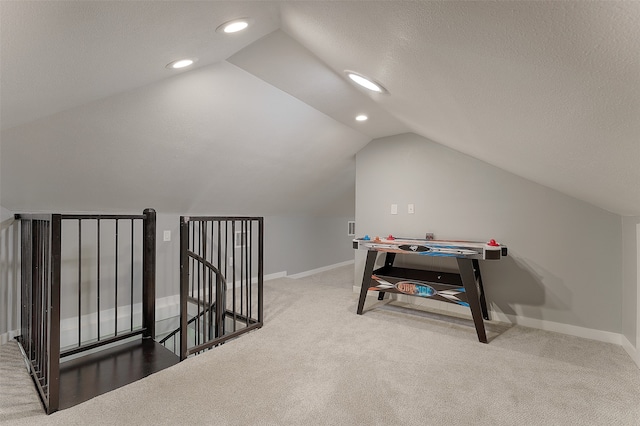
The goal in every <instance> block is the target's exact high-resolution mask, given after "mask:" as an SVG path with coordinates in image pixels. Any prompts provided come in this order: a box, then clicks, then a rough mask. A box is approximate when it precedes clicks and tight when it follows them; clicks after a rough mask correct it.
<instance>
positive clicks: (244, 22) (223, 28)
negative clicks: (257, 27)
mask: <svg viewBox="0 0 640 426" xmlns="http://www.w3.org/2000/svg"><path fill="white" fill-rule="evenodd" d="M250 23H251V19H249V18H239V19H234V20H233V21H227V22H225V23H224V24H222V25H220V26H219V27H218V28H216V31H217V32H219V33H226V34H230V33H237V32H238V31H242V30H244V29H245V28H247V27H248V26H249V24H250Z"/></svg>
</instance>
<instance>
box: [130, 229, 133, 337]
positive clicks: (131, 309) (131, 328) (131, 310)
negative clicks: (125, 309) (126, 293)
mask: <svg viewBox="0 0 640 426" xmlns="http://www.w3.org/2000/svg"><path fill="white" fill-rule="evenodd" d="M130 293H131V298H130V300H131V308H130V312H131V327H130V330H131V331H133V219H131V292H130Z"/></svg>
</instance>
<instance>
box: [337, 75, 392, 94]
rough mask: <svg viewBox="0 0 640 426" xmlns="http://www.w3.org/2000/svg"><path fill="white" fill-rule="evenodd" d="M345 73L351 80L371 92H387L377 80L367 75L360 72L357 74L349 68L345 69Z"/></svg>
mask: <svg viewBox="0 0 640 426" xmlns="http://www.w3.org/2000/svg"><path fill="white" fill-rule="evenodd" d="M345 74H347V77H349V78H350V79H351V81H353V82H354V83H356V84H358V85H360V86H362V87H364V88H365V89H369V90H371V91H372V92H376V93H389V92H388V91H387V89H385V88H384V86H383V85H382V84H380V83H378V82H377V81H375V80H373V79H371V78H369V77H366V76H364V75H362V74H358V73H357V72H355V71H349V70H346V71H345Z"/></svg>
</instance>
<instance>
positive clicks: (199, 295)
mask: <svg viewBox="0 0 640 426" xmlns="http://www.w3.org/2000/svg"><path fill="white" fill-rule="evenodd" d="M263 246H264V231H263V218H261V217H185V216H182V217H180V329H179V348H180V359H181V360H182V359H185V358H187V357H188V356H189V355H192V354H195V353H199V352H201V351H203V350H206V349H209V348H211V347H213V346H216V345H219V344H221V343H224V342H225V341H227V340H229V339H232V338H235V337H237V336H239V335H241V334H243V333H246V332H248V331H251V330H253V329H256V328H260V327H262V324H263ZM177 335H178V330H176V331H175V332H173V333H172V334H170V335H169V336H167V337H166V338H165V339H163V340H165V342H164V343H165V344H167V342H168V341H169V339H171V338H172V339H173V344H174V346H175V343H176V336H177Z"/></svg>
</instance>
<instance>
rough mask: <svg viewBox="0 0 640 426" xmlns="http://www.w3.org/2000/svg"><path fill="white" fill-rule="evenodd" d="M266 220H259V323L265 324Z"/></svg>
mask: <svg viewBox="0 0 640 426" xmlns="http://www.w3.org/2000/svg"><path fill="white" fill-rule="evenodd" d="M263 288H264V218H263V217H260V218H258V322H259V323H260V325H262V324H263V322H264V313H263V305H264V297H263V291H264V290H263Z"/></svg>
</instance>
